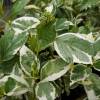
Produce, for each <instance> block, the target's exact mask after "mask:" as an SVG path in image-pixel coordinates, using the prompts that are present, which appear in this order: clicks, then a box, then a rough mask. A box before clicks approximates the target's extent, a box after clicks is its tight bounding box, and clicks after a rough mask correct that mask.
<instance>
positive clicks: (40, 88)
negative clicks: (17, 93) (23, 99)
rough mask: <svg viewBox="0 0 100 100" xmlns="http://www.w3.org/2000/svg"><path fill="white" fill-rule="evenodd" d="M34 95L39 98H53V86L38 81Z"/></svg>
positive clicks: (51, 99) (49, 99) (48, 99)
mask: <svg viewBox="0 0 100 100" xmlns="http://www.w3.org/2000/svg"><path fill="white" fill-rule="evenodd" d="M35 92H36V96H37V98H38V99H39V100H54V99H55V88H54V86H53V85H52V84H51V83H49V82H46V83H38V84H37V86H36V89H35Z"/></svg>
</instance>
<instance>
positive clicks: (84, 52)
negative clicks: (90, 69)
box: [54, 33, 93, 64]
mask: <svg viewBox="0 0 100 100" xmlns="http://www.w3.org/2000/svg"><path fill="white" fill-rule="evenodd" d="M92 45H93V43H92V42H90V41H89V40H88V39H86V38H85V37H84V36H83V35H81V34H78V33H76V34H75V33H65V34H62V35H60V36H58V37H57V38H56V40H55V42H54V47H55V50H56V51H57V53H58V55H59V56H60V57H61V58H62V59H63V60H65V61H67V62H75V63H83V64H92V56H91V55H92V54H93V49H92Z"/></svg>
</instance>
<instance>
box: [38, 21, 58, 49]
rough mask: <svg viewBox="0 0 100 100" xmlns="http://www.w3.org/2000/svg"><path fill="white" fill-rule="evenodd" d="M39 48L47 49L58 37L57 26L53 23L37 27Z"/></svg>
mask: <svg viewBox="0 0 100 100" xmlns="http://www.w3.org/2000/svg"><path fill="white" fill-rule="evenodd" d="M37 35H38V47H39V50H43V49H45V48H46V47H47V46H48V45H50V44H51V43H53V42H54V40H55V38H56V31H55V27H54V25H53V24H52V23H49V24H40V25H39V26H38V28H37Z"/></svg>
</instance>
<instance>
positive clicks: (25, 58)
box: [20, 45, 37, 76]
mask: <svg viewBox="0 0 100 100" xmlns="http://www.w3.org/2000/svg"><path fill="white" fill-rule="evenodd" d="M34 62H35V55H34V53H33V52H32V51H31V50H30V49H29V48H27V47H26V46H25V45H24V46H23V47H22V48H21V49H20V65H21V68H22V70H23V71H24V72H25V73H26V74H27V75H29V76H30V75H31V71H32V65H33V63H34ZM35 67H37V66H35Z"/></svg>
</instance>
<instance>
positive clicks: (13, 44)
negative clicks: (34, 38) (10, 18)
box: [0, 32, 28, 62]
mask: <svg viewBox="0 0 100 100" xmlns="http://www.w3.org/2000/svg"><path fill="white" fill-rule="evenodd" d="M27 35H28V34H27V33H26V32H24V33H20V34H14V33H13V32H8V33H5V35H4V36H2V37H1V38H0V62H2V61H7V60H10V59H12V58H13V57H14V55H15V54H16V53H17V52H18V51H19V49H20V48H21V46H22V45H23V44H25V42H26V39H27Z"/></svg>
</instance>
